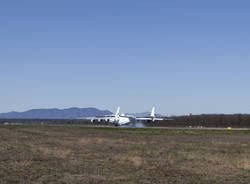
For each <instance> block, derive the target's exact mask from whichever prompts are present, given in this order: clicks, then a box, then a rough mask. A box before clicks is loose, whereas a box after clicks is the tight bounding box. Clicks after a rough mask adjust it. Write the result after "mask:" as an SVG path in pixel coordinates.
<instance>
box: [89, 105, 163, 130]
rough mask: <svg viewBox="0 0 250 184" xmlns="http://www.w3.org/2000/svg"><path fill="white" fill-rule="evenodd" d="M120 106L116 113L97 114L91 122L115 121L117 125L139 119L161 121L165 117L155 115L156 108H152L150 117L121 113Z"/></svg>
mask: <svg viewBox="0 0 250 184" xmlns="http://www.w3.org/2000/svg"><path fill="white" fill-rule="evenodd" d="M119 111H120V107H118V108H117V111H116V113H115V114H114V115H107V116H97V117H94V118H92V119H91V122H110V123H113V124H114V125H115V126H121V125H125V124H128V123H132V122H135V121H137V120H139V121H147V122H151V121H152V122H154V121H161V120H163V118H157V117H155V108H154V107H153V108H152V112H151V115H150V117H135V116H132V115H125V114H121V115H119Z"/></svg>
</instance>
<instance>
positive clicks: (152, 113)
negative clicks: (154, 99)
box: [150, 107, 155, 117]
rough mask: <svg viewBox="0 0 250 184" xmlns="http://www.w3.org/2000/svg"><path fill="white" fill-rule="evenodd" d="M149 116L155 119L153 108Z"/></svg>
mask: <svg viewBox="0 0 250 184" xmlns="http://www.w3.org/2000/svg"><path fill="white" fill-rule="evenodd" d="M150 116H151V117H155V107H153V108H152V111H151V114H150Z"/></svg>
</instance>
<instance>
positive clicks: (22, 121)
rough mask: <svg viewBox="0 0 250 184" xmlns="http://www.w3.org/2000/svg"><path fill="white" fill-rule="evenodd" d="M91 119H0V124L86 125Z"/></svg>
mask: <svg viewBox="0 0 250 184" xmlns="http://www.w3.org/2000/svg"><path fill="white" fill-rule="evenodd" d="M90 123H91V122H90V121H89V120H81V119H0V124H6V125H7V124H26V125H59V124H61V125H67V124H68V125H70V124H75V125H81V124H83V125H86V124H90Z"/></svg>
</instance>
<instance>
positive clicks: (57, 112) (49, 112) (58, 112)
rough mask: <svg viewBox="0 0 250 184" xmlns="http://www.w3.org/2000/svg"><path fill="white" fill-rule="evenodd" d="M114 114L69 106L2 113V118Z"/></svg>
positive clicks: (66, 117)
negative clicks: (65, 107) (66, 107)
mask: <svg viewBox="0 0 250 184" xmlns="http://www.w3.org/2000/svg"><path fill="white" fill-rule="evenodd" d="M110 114H113V113H112V112H110V111H108V110H99V109H97V108H77V107H73V108H68V109H31V110H28V111H25V112H8V113H0V118H7V119H12V118H13V119H80V118H86V117H93V116H103V115H110Z"/></svg>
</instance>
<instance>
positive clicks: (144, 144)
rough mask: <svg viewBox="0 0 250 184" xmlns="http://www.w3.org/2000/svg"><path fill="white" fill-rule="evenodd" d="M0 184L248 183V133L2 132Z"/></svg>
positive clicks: (51, 128)
mask: <svg viewBox="0 0 250 184" xmlns="http://www.w3.org/2000/svg"><path fill="white" fill-rule="evenodd" d="M0 183H1V184H5V183H18V184H19V183H21V184H24V183H25V184H29V183H44V184H45V183H46V184H47V183H65V184H66V183H70V184H76V183H87V184H88V183H89V184H90V183H93V184H94V183H96V184H97V183H98V184H100V183H107V184H108V183H124V184H125V183H126V184H129V183H143V184H147V183H171V184H173V183H176V184H198V183H199V184H216V183H218V184H223V183H225V184H240V183H246V184H247V183H250V132H249V131H222V130H220V131H219V130H218V131H216V130H167V129H135V128H87V127H76V126H75V127H74V126H14V125H9V126H0Z"/></svg>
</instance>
